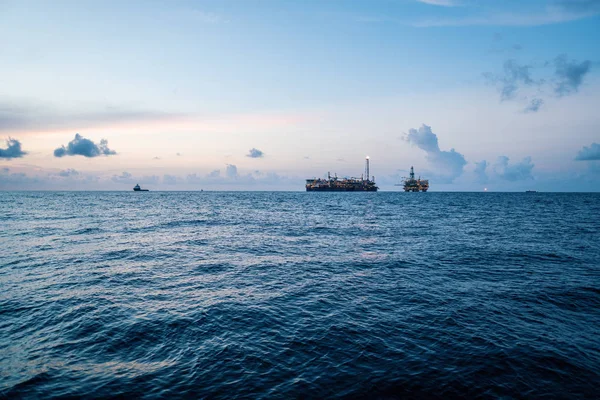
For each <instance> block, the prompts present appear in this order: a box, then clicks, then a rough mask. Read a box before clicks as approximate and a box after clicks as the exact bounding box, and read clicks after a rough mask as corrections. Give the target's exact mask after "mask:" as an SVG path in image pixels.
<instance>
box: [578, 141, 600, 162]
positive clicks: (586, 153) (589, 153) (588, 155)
mask: <svg viewBox="0 0 600 400" xmlns="http://www.w3.org/2000/svg"><path fill="white" fill-rule="evenodd" d="M575 160H577V161H593V160H600V144H598V143H592V144H591V145H590V147H587V146H583V149H581V150H579V153H577V157H575Z"/></svg>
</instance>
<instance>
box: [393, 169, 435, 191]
mask: <svg viewBox="0 0 600 400" xmlns="http://www.w3.org/2000/svg"><path fill="white" fill-rule="evenodd" d="M397 186H400V185H397ZM402 186H404V191H405V192H426V191H427V190H428V189H429V180H428V179H421V177H419V178H418V179H415V170H414V168H413V167H412V166H411V167H410V176H409V177H408V178H404V181H403V183H402Z"/></svg>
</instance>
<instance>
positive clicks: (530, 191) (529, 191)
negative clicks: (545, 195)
mask: <svg viewBox="0 0 600 400" xmlns="http://www.w3.org/2000/svg"><path fill="white" fill-rule="evenodd" d="M525 193H537V190H526V191H525Z"/></svg>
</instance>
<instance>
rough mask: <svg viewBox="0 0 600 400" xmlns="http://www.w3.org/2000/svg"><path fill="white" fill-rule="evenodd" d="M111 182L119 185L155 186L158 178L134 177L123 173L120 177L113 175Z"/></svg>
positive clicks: (153, 176)
mask: <svg viewBox="0 0 600 400" xmlns="http://www.w3.org/2000/svg"><path fill="white" fill-rule="evenodd" d="M111 181H113V182H115V183H120V184H130V185H131V184H136V183H142V184H157V183H158V182H159V181H160V178H159V177H158V176H156V175H152V176H142V177H135V176H133V175H132V174H131V173H129V172H127V171H124V172H123V173H121V175H113V176H112V178H111Z"/></svg>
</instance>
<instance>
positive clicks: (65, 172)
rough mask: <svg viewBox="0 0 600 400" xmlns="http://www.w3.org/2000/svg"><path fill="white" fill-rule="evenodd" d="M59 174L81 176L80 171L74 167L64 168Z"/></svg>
mask: <svg viewBox="0 0 600 400" xmlns="http://www.w3.org/2000/svg"><path fill="white" fill-rule="evenodd" d="M58 175H59V176H62V177H65V178H66V177H70V176H79V171H77V170H74V169H73V168H69V169H65V170H62V171H60V172H59V173H58Z"/></svg>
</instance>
